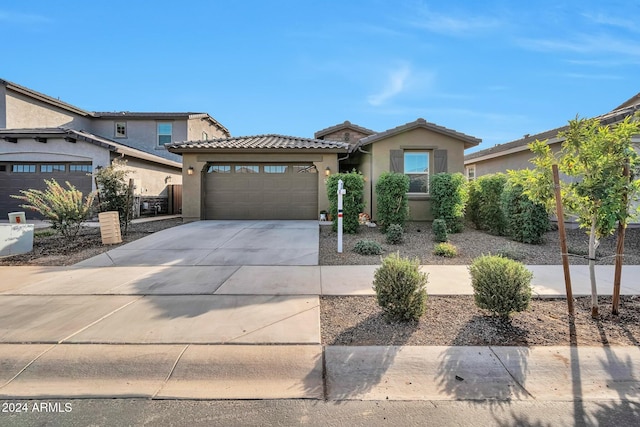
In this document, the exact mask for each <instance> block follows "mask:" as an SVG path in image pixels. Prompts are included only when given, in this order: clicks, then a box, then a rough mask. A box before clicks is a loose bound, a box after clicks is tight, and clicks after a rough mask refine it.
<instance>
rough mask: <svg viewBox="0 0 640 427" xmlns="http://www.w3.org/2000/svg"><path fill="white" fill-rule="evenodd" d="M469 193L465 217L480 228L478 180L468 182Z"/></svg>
mask: <svg viewBox="0 0 640 427" xmlns="http://www.w3.org/2000/svg"><path fill="white" fill-rule="evenodd" d="M467 194H468V200H467V206H466V209H465V217H466V219H467V220H468V221H470V222H471V223H472V224H473V225H474V227H476V229H478V230H480V215H479V211H480V186H479V185H478V181H477V180H473V181H469V182H467Z"/></svg>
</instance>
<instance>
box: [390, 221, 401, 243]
mask: <svg viewBox="0 0 640 427" xmlns="http://www.w3.org/2000/svg"><path fill="white" fill-rule="evenodd" d="M403 241H404V230H403V229H402V226H401V225H399V224H390V225H389V226H388V227H387V243H389V244H391V245H399V244H400V243H402V242H403Z"/></svg>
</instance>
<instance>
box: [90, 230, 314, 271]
mask: <svg viewBox="0 0 640 427" xmlns="http://www.w3.org/2000/svg"><path fill="white" fill-rule="evenodd" d="M318 239H319V237H318V222H317V221H196V222H191V223H188V224H185V225H181V226H178V227H173V228H169V229H166V230H163V231H159V232H157V233H154V234H152V235H150V236H148V237H145V238H142V239H139V240H136V241H135V242H132V243H129V244H126V245H123V246H120V247H117V248H115V249H113V250H111V251H109V252H107V253H104V254H101V255H98V256H96V257H94V258H91V259H88V260H86V261H83V262H81V263H79V264H77V266H83V267H85V266H86V267H110V266H158V265H182V266H194V265H198V266H212V265H234V266H239V265H318Z"/></svg>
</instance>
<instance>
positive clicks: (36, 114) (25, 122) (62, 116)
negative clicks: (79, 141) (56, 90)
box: [0, 86, 91, 130]
mask: <svg viewBox="0 0 640 427" xmlns="http://www.w3.org/2000/svg"><path fill="white" fill-rule="evenodd" d="M3 88H4V89H5V90H6V87H4V86H3ZM6 95H7V96H6V97H3V98H5V99H6V107H5V108H6V123H5V125H4V126H0V127H4V128H7V129H21V128H46V127H60V126H62V127H68V128H72V129H78V130H79V129H88V128H89V127H90V126H91V121H90V119H89V118H87V117H83V116H81V115H79V114H74V113H72V112H70V111H68V110H64V109H62V108H59V107H55V106H53V105H51V104H47V103H44V102H42V101H39V100H36V99H33V98H30V97H27V96H25V95H22V94H19V93H15V92H12V91H11V90H7V91H6Z"/></svg>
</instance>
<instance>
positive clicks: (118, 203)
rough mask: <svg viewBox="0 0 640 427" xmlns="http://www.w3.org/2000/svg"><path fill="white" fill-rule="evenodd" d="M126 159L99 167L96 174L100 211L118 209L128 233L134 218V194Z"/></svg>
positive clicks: (123, 226)
mask: <svg viewBox="0 0 640 427" xmlns="http://www.w3.org/2000/svg"><path fill="white" fill-rule="evenodd" d="M126 167H127V162H126V161H125V160H122V161H121V160H114V161H113V163H112V164H111V165H110V166H108V167H106V168H102V169H99V170H98V171H97V172H96V174H95V180H96V187H97V188H98V199H99V201H100V212H107V211H117V212H118V216H119V218H120V227H122V232H123V234H127V230H128V228H129V223H131V219H132V218H133V206H132V205H133V194H131V190H130V188H129V184H128V183H127V179H126V178H127V174H128V173H129V171H128V170H127V169H126Z"/></svg>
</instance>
